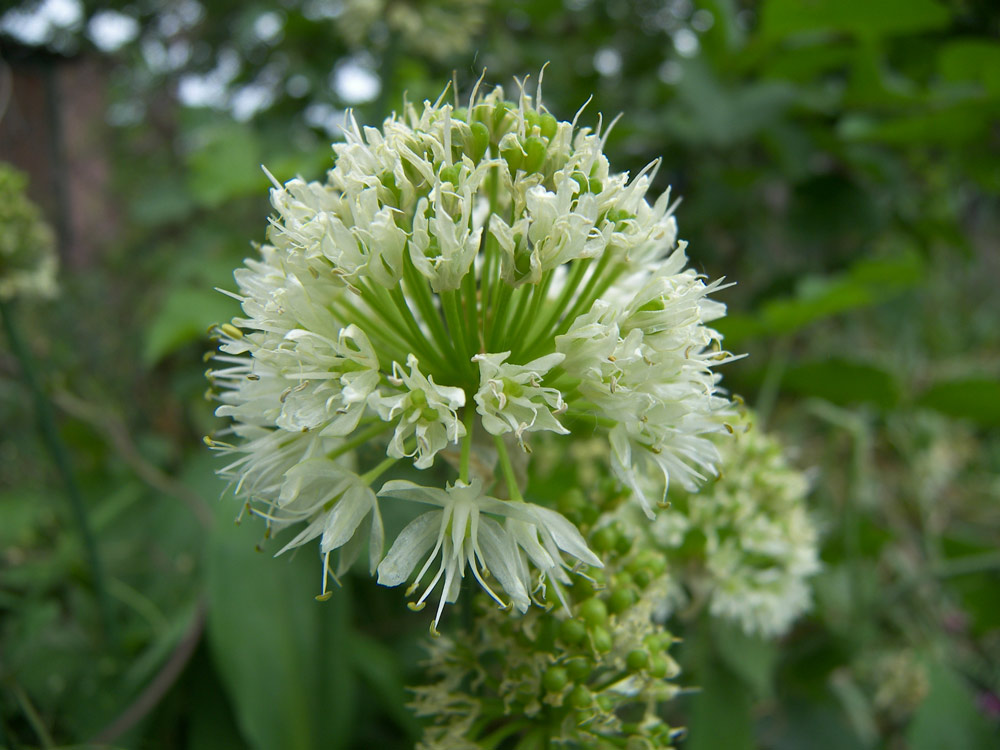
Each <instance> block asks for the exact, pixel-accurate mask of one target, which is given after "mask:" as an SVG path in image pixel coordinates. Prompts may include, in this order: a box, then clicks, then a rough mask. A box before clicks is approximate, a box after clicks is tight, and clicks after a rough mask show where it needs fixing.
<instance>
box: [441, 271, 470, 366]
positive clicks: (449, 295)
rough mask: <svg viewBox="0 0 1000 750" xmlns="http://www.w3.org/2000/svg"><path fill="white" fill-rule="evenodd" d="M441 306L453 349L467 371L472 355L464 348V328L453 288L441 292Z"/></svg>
mask: <svg viewBox="0 0 1000 750" xmlns="http://www.w3.org/2000/svg"><path fill="white" fill-rule="evenodd" d="M440 296H441V306H442V307H443V308H444V317H445V320H447V321H448V331H449V332H450V333H451V338H452V341H454V343H455V350H456V352H457V353H458V357H459V359H460V360H461V362H462V365H461V366H462V367H463V368H464V369H465V370H466V371H467V372H468V371H470V370H469V367H468V365H469V364H470V360H471V358H472V355H471V354H469V353H468V351H467V350H466V337H465V328H464V326H463V325H462V314H461V311H460V310H459V309H458V298H457V295H456V293H455V291H454V290H449V291H446V292H442V293H441V295H440Z"/></svg>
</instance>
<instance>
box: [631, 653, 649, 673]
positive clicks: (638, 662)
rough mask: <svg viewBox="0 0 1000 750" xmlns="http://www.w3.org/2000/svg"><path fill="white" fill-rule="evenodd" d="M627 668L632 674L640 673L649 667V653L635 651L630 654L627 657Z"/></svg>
mask: <svg viewBox="0 0 1000 750" xmlns="http://www.w3.org/2000/svg"><path fill="white" fill-rule="evenodd" d="M625 666H626V667H627V668H628V670H629V671H630V672H638V671H639V670H641V669H645V668H646V667H647V666H649V652H648V651H643V650H641V649H638V648H637V649H634V650H632V651H629V652H628V655H627V656H626V657H625Z"/></svg>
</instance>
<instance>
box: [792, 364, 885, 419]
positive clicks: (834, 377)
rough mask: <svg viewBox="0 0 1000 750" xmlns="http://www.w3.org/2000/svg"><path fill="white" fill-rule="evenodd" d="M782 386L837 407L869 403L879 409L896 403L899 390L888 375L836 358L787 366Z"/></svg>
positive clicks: (863, 365)
mask: <svg viewBox="0 0 1000 750" xmlns="http://www.w3.org/2000/svg"><path fill="white" fill-rule="evenodd" d="M782 385H783V386H784V387H785V388H787V389H788V390H790V391H794V392H795V393H798V394H800V395H803V396H813V397H816V398H822V399H825V400H827V401H830V402H831V403H834V404H838V405H840V406H848V405H851V404H861V403H870V404H874V405H876V406H879V407H881V408H883V409H888V408H891V407H892V406H894V405H895V404H896V403H897V402H898V401H899V397H900V390H901V388H900V384H899V382H898V381H897V380H896V378H895V376H894V375H893V374H892V373H890V372H888V371H886V370H883V369H881V368H878V367H875V366H874V365H870V364H866V363H864V362H854V361H851V360H848V359H840V358H836V357H834V358H831V359H827V360H822V361H819V362H807V363H804V364H800V365H795V366H793V367H790V368H789V369H788V371H787V372H786V373H785V376H784V379H783V380H782Z"/></svg>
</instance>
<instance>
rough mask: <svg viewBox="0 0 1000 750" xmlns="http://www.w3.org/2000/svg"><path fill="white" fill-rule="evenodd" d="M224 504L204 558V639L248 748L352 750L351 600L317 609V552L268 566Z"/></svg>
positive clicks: (341, 594) (253, 535)
mask: <svg viewBox="0 0 1000 750" xmlns="http://www.w3.org/2000/svg"><path fill="white" fill-rule="evenodd" d="M227 502H228V503H232V502H233V501H232V499H231V498H228V499H224V500H223V501H222V502H221V503H220V506H221V507H222V508H223V509H221V510H220V513H219V516H220V517H219V519H218V522H217V524H216V527H215V529H214V530H213V533H212V536H211V539H210V543H209V549H208V555H207V565H206V567H207V571H206V574H207V575H206V577H207V583H208V602H209V611H208V638H209V643H210V645H211V649H212V655H213V658H214V661H215V663H216V666H217V669H218V672H219V674H220V677H221V680H222V683H223V684H224V685H225V687H226V691H227V693H228V695H229V698H230V701H231V703H232V705H233V708H234V712H235V714H236V718H237V723H238V724H239V726H240V729H241V731H242V732H243V734H244V735H245V737H246V739H247V741H248V742H249V743H250V745H251V746H252V747H253V748H257V750H270V749H271V748H283V749H286V750H320V749H321V748H322V750H337V748H343V747H347V746H348V745H350V742H351V728H352V721H353V711H354V709H353V705H352V704H353V698H354V694H355V685H354V676H353V673H352V669H351V661H352V654H351V650H350V644H351V643H352V639H351V638H350V631H349V626H348V619H349V614H348V609H349V604H350V598H349V593H348V592H347V591H344V590H338V591H335V592H334V596H333V598H332V599H331V600H330V601H327V602H318V601H316V599H315V595H316V594H317V593H318V590H319V585H320V571H321V566H320V560H319V558H318V557H317V556H316V554H315V552H316V548H315V545H313V546H312V548H310V549H307V550H302V551H300V554H298V555H295V556H293V557H287V556H286V557H282V558H279V559H272V555H273V553H274V552H275V551H276V545H274V544H268V545H266V546H267V549H266V550H265V551H263V552H258V551H256V550H255V547H254V542H255V541H256V540H257V539H259V538H260V535H261V534H262V532H263V529H262V528H260V527H259V526H255V524H252V523H245V524H243V526H242V527H236V526H234V525H233V523H232V521H231V518H232V514H231V513H230V511H231V510H232V508H233V506H232V505H229V506H228V507H226V504H227Z"/></svg>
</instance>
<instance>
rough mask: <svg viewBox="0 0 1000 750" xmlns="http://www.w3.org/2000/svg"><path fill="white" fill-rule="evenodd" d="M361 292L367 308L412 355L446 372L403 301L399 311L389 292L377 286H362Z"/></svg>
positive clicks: (441, 361)
mask: <svg viewBox="0 0 1000 750" xmlns="http://www.w3.org/2000/svg"><path fill="white" fill-rule="evenodd" d="M362 290H363V292H364V294H365V301H366V302H367V303H368V306H369V307H371V308H372V310H374V311H375V312H376V314H377V315H378V316H379V317H380V318H381V319H382V321H383V322H385V323H386V324H387V325H388V326H390V327H391V328H392V329H393V331H394V332H395V333H396V335H397V336H398V337H399V338H400V339H401V340H402V341H404V342H406V345H407V346H408V347H409V349H410V351H411V352H412V353H413V354H415V355H417V357H418V358H419V359H421V360H423V361H424V362H425V363H428V364H430V366H431V367H432V368H440V369H442V371H443V372H447V371H448V368H447V366H446V365H445V363H444V360H443V359H442V358H441V357H440V356H439V355H438V354H437V352H436V351H435V350H434V348H433V347H432V346H431V345H430V343H429V342H428V341H427V338H426V337H425V336H424V334H423V332H422V331H421V330H420V327H419V326H418V325H417V321H416V320H414V318H413V312H412V311H411V310H410V309H409V307H407V306H406V302H405V301H403V302H402V309H400V308H399V306H398V304H397V302H396V301H395V300H394V299H393V298H392V297H391V295H390V294H389V292H388V291H386V290H385V289H384V288H383V287H381V286H379V285H378V284H373V285H363V286H362ZM404 311H405V312H404Z"/></svg>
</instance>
